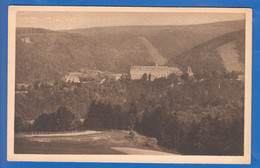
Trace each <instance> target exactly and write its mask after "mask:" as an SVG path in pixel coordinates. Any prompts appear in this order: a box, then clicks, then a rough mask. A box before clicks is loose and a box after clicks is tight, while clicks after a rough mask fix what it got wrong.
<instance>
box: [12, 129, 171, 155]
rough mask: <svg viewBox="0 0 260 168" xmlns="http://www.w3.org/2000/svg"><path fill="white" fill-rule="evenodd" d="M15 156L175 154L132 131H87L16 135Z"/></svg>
mask: <svg viewBox="0 0 260 168" xmlns="http://www.w3.org/2000/svg"><path fill="white" fill-rule="evenodd" d="M14 146H15V153H17V154H19V153H23V154H138V155H140V154H144V155H165V154H173V153H174V152H173V151H169V150H166V149H163V148H161V147H160V146H158V145H157V144H156V143H155V142H154V139H152V138H149V137H146V136H143V135H140V134H137V133H135V135H134V136H130V135H129V131H122V130H112V131H84V132H71V133H57V134H55V133H51V134H16V135H15V145H14Z"/></svg>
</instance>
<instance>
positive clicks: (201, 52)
mask: <svg viewBox="0 0 260 168" xmlns="http://www.w3.org/2000/svg"><path fill="white" fill-rule="evenodd" d="M244 46H245V30H244V29H243V30H239V31H235V32H231V33H227V34H224V35H222V36H219V37H217V38H214V39H212V40H209V41H207V42H205V43H202V44H200V45H197V46H195V47H193V48H192V49H190V50H188V51H186V52H184V53H183V54H181V55H179V56H178V57H174V58H172V59H171V60H169V62H168V63H166V65H168V66H174V65H176V64H177V65H178V66H179V67H180V68H181V69H182V70H184V71H185V70H186V68H187V66H190V67H191V68H192V70H193V71H194V72H195V73H196V72H203V71H208V72H212V71H238V72H244V64H245V60H244V58H245V48H244Z"/></svg>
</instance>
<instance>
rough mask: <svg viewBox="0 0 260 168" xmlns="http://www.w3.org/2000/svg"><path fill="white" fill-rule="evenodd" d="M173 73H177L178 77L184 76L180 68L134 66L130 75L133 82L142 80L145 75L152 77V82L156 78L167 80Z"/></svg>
mask: <svg viewBox="0 0 260 168" xmlns="http://www.w3.org/2000/svg"><path fill="white" fill-rule="evenodd" d="M171 73H175V74H176V75H177V76H180V75H182V72H181V70H180V69H179V68H176V67H168V66H132V67H131V68H130V75H131V79H132V80H137V79H141V78H142V77H143V75H144V74H147V77H149V76H151V81H153V80H154V79H156V78H162V77H164V78H167V77H168V76H169V75H170V74H171Z"/></svg>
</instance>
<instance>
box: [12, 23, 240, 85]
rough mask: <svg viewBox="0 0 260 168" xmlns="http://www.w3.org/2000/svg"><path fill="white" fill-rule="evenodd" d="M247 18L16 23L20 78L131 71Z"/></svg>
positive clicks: (230, 29) (232, 28) (165, 58)
mask: <svg viewBox="0 0 260 168" xmlns="http://www.w3.org/2000/svg"><path fill="white" fill-rule="evenodd" d="M244 24H245V23H244V21H231V22H218V23H210V24H201V25H188V26H122V27H120V26H119V27H103V28H87V29H78V30H64V31H51V30H46V29H38V28H17V31H16V33H17V39H16V81H17V82H22V81H31V82H33V81H36V80H52V79H59V78H60V77H61V76H63V75H65V74H66V73H68V72H71V71H78V70H79V69H80V68H89V69H97V70H101V71H110V72H117V73H123V72H124V73H128V72H129V68H130V67H131V66H132V65H154V64H155V62H156V61H157V62H159V63H161V64H163V63H165V62H166V61H168V60H171V59H174V58H175V57H177V56H179V55H181V54H182V53H184V52H186V51H188V50H190V49H191V48H193V47H195V46H197V45H200V44H202V43H205V42H207V41H209V40H211V39H214V38H216V37H219V36H221V35H224V34H226V33H230V32H233V31H237V30H241V29H243V28H244ZM170 64H171V65H173V63H172V62H171V63H170Z"/></svg>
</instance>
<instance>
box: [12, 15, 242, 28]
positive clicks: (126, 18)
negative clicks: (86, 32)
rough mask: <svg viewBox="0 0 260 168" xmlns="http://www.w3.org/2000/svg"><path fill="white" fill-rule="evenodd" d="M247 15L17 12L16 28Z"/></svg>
mask: <svg viewBox="0 0 260 168" xmlns="http://www.w3.org/2000/svg"><path fill="white" fill-rule="evenodd" d="M243 19H245V15H244V14H237V13H236V14H235V13H234V14H233V13H232V14H231V13H173V12H169V13H158V12H157V13H156V12H155V13H148V12H146V13H143V12H142V13H133V12H120V13H119V12H118V13H115V12H64V11H60V12H56V11H53V12H52V11H40V12H38V11H37V12H36V11H33V12H30V11H26V12H17V20H16V26H17V27H37V28H46V29H51V30H64V29H78V28H88V27H103V26H127V25H190V24H201V23H211V22H219V21H229V20H243Z"/></svg>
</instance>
